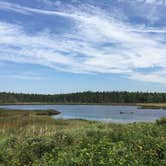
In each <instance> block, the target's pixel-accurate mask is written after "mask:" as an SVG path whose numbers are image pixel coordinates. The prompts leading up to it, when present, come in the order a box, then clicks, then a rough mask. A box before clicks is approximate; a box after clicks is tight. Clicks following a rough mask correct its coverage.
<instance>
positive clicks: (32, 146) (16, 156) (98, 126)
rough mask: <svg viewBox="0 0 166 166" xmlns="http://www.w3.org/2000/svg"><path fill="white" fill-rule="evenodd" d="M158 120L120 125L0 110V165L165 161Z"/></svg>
mask: <svg viewBox="0 0 166 166" xmlns="http://www.w3.org/2000/svg"><path fill="white" fill-rule="evenodd" d="M162 121H163V120H161V121H158V122H157V123H133V124H124V125H122V124H111V123H107V124H104V123H100V122H92V121H85V120H54V119H52V118H51V117H48V116H46V115H44V116H43V115H36V114H34V113H30V114H29V115H25V114H24V112H19V113H17V114H15V115H14V114H13V113H12V115H10V116H5V117H3V114H2V113H1V116H0V165H5V166H12V165H13V166H24V165H33V166H38V165H39V166H56V165H57V166H98V165H99V166H100V165H101V166H102V165H103V166H111V165H112V166H120V165H122V166H130V165H131V166H144V165H149V166H162V165H163V166H165V165H166V126H165V124H164V123H163V122H162ZM161 122H162V123H161Z"/></svg>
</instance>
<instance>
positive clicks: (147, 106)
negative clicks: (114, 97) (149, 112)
mask: <svg viewBox="0 0 166 166" xmlns="http://www.w3.org/2000/svg"><path fill="white" fill-rule="evenodd" d="M137 106H139V107H140V108H143V109H164V110H165V109H166V103H139V104H137Z"/></svg>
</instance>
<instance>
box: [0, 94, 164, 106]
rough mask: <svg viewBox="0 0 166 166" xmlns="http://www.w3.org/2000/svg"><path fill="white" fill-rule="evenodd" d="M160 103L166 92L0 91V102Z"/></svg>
mask: <svg viewBox="0 0 166 166" xmlns="http://www.w3.org/2000/svg"><path fill="white" fill-rule="evenodd" d="M152 102H155V103H160V102H166V93H147V92H114V91H113V92H90V91H88V92H79V93H69V94H55V95H41V94H23V93H4V92H2V93H0V103H1V104H8V103H11V104H12V103H13V104H14V103H50V104H51V103H64V104H65V103H69V104H70V103H71V104H72V103H73V104H74V103H78V104H81V103H82V104H83V103H87V104H92V103H99V104H109V103H152Z"/></svg>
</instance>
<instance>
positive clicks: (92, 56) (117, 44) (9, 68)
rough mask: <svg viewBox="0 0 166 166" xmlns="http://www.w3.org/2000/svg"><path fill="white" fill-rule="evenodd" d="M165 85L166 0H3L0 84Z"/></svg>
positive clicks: (52, 88) (69, 88)
mask: <svg viewBox="0 0 166 166" xmlns="http://www.w3.org/2000/svg"><path fill="white" fill-rule="evenodd" d="M88 90H90V91H113V90H116V91H146V92H150V91H152V92H154V91H157V92H166V0H0V91H1V92H2V91H6V92H24V93H44V94H48V93H51V94H52V93H69V92H77V91H88Z"/></svg>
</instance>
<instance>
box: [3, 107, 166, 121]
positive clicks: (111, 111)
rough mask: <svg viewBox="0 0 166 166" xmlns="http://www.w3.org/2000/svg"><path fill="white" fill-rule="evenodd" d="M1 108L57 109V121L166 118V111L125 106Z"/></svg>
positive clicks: (149, 119)
mask: <svg viewBox="0 0 166 166" xmlns="http://www.w3.org/2000/svg"><path fill="white" fill-rule="evenodd" d="M0 108H10V109H26V110H31V109H42V110H45V109H55V110H57V111H59V112H61V113H60V114H59V115H57V116H54V118H56V119H57V118H58V119H86V120H96V121H104V122H117V123H130V122H154V121H155V120H156V119H159V118H160V117H166V110H162V109H138V107H136V106H124V105H123V106H113V105H7V106H0Z"/></svg>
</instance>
